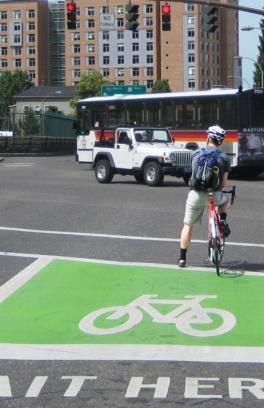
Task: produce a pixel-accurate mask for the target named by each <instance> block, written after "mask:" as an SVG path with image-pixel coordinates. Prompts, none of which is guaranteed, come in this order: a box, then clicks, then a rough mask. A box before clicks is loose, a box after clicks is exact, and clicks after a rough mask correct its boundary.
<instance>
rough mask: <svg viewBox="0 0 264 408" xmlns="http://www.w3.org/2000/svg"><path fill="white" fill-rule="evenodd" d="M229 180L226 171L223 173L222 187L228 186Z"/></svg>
mask: <svg viewBox="0 0 264 408" xmlns="http://www.w3.org/2000/svg"><path fill="white" fill-rule="evenodd" d="M227 180H228V171H226V172H225V173H224V174H223V180H222V185H221V187H222V188H224V187H226V186H227Z"/></svg>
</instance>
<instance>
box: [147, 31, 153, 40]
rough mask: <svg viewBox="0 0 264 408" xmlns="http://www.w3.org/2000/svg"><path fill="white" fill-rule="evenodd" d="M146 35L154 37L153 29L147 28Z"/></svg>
mask: <svg viewBox="0 0 264 408" xmlns="http://www.w3.org/2000/svg"><path fill="white" fill-rule="evenodd" d="M146 37H147V38H153V31H152V30H147V31H146Z"/></svg>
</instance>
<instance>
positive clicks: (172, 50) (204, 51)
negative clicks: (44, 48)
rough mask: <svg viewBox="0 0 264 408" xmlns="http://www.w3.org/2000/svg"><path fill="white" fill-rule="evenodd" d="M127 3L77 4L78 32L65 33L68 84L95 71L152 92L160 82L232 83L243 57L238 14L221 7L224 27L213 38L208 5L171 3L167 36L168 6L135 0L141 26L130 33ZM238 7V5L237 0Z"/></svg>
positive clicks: (181, 86)
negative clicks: (238, 60) (164, 8)
mask: <svg viewBox="0 0 264 408" xmlns="http://www.w3.org/2000/svg"><path fill="white" fill-rule="evenodd" d="M222 2H226V0H223V1H222ZM127 3H128V1H125V2H124V3H122V0H121V1H120V0H108V1H107V2H105V0H97V1H96V2H95V1H94V0H76V5H77V27H76V30H67V28H65V82H66V84H67V85H74V84H76V83H77V82H78V81H79V78H80V76H81V75H82V74H83V73H88V72H89V71H90V70H92V69H97V70H100V71H101V73H102V75H103V77H104V78H105V79H107V80H109V81H111V82H113V83H115V84H119V85H123V84H125V85H146V86H147V88H148V89H149V90H150V89H151V88H152V86H153V83H154V82H155V81H156V80H157V79H167V80H169V85H170V88H171V89H172V90H173V91H181V90H186V91H188V90H194V89H207V88H210V87H211V86H212V85H217V84H223V85H229V84H230V83H231V81H230V77H232V76H233V75H234V74H233V72H234V64H233V56H235V55H237V54H238V13H237V11H235V10H230V9H224V8H219V10H218V25H219V27H218V29H217V30H216V31H215V33H208V32H206V31H205V17H206V9H205V6H201V5H194V4H187V3H174V2H168V4H169V5H170V8H171V29H170V30H169V31H163V30H162V22H161V14H162V11H161V8H162V5H163V4H165V2H161V1H150V0H135V1H131V3H132V4H137V5H138V6H139V9H138V14H139V17H138V22H139V26H138V29H137V31H129V30H126V13H127V11H126V4H127ZM230 3H231V1H230V0H229V4H230ZM233 3H234V4H238V2H237V0H233ZM65 18H66V12H65Z"/></svg>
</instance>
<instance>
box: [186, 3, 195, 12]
mask: <svg viewBox="0 0 264 408" xmlns="http://www.w3.org/2000/svg"><path fill="white" fill-rule="evenodd" d="M187 11H191V12H192V11H194V5H193V4H187Z"/></svg>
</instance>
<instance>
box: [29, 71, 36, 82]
mask: <svg viewBox="0 0 264 408" xmlns="http://www.w3.org/2000/svg"><path fill="white" fill-rule="evenodd" d="M27 74H28V76H29V78H30V79H31V80H33V79H35V78H36V73H35V71H27Z"/></svg>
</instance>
